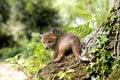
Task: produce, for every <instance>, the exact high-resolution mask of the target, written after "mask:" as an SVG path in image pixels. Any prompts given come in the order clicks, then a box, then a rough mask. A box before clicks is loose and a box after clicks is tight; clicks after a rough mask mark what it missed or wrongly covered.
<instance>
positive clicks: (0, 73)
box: [0, 62, 26, 80]
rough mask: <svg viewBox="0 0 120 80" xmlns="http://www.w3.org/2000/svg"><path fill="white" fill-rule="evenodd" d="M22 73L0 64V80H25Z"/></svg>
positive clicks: (2, 63)
mask: <svg viewBox="0 0 120 80" xmlns="http://www.w3.org/2000/svg"><path fill="white" fill-rule="evenodd" d="M25 78H26V76H25V75H24V73H23V72H21V71H19V70H18V69H16V68H13V67H11V64H9V63H5V62H0V80H25Z"/></svg>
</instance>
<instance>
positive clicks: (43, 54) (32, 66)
mask: <svg viewBox="0 0 120 80" xmlns="http://www.w3.org/2000/svg"><path fill="white" fill-rule="evenodd" d="M48 53H49V54H48ZM51 53H52V52H51V51H46V50H45V49H44V48H43V46H42V45H41V44H39V46H38V47H37V48H36V49H35V51H34V54H33V55H32V56H30V57H29V58H27V60H22V61H21V59H20V57H21V54H18V55H16V56H15V57H13V58H8V59H6V61H7V62H9V63H11V64H13V66H15V67H18V68H20V70H21V71H23V73H25V75H26V76H27V77H28V78H31V77H32V78H33V79H34V80H37V73H38V70H39V69H40V68H43V67H44V66H45V64H47V63H48V61H50V57H51V55H52V54H51Z"/></svg>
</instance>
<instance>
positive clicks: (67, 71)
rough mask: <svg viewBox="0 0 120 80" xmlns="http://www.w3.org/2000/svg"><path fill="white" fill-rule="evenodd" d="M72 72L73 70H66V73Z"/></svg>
mask: <svg viewBox="0 0 120 80" xmlns="http://www.w3.org/2000/svg"><path fill="white" fill-rule="evenodd" d="M70 72H74V69H67V70H66V73H70Z"/></svg>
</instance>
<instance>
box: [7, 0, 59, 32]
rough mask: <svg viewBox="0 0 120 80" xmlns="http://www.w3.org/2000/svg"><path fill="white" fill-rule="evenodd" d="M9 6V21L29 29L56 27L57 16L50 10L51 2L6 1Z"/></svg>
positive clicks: (40, 0)
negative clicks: (20, 23)
mask: <svg viewBox="0 0 120 80" xmlns="http://www.w3.org/2000/svg"><path fill="white" fill-rule="evenodd" d="M7 3H8V4H9V6H10V11H11V14H10V15H9V16H11V17H10V20H13V21H21V22H23V23H25V24H27V25H28V26H29V27H30V28H31V29H34V30H36V29H35V28H37V29H42V28H43V27H48V26H56V25H57V22H55V20H57V19H58V18H59V16H58V15H57V11H56V10H55V9H53V8H52V6H51V4H52V1H51V0H29V1H28V0H7Z"/></svg>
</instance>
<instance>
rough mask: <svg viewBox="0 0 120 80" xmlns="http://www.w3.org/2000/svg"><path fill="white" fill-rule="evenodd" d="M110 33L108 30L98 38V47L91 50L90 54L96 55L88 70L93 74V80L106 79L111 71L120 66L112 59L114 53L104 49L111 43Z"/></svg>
mask: <svg viewBox="0 0 120 80" xmlns="http://www.w3.org/2000/svg"><path fill="white" fill-rule="evenodd" d="M109 32H110V31H109V29H108V31H107V32H106V33H105V34H102V35H101V36H97V42H96V43H97V46H95V47H93V48H92V49H91V52H90V53H91V54H93V55H95V58H94V60H93V62H91V63H89V65H88V66H87V68H86V69H87V70H88V72H89V73H90V74H91V80H101V79H105V78H106V77H107V76H108V74H110V73H111V71H113V70H115V69H116V68H117V67H118V66H119V62H117V61H115V60H114V58H113V57H112V52H110V51H108V50H105V49H104V46H105V44H106V43H108V42H109V38H108V37H107V36H108V34H109Z"/></svg>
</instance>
